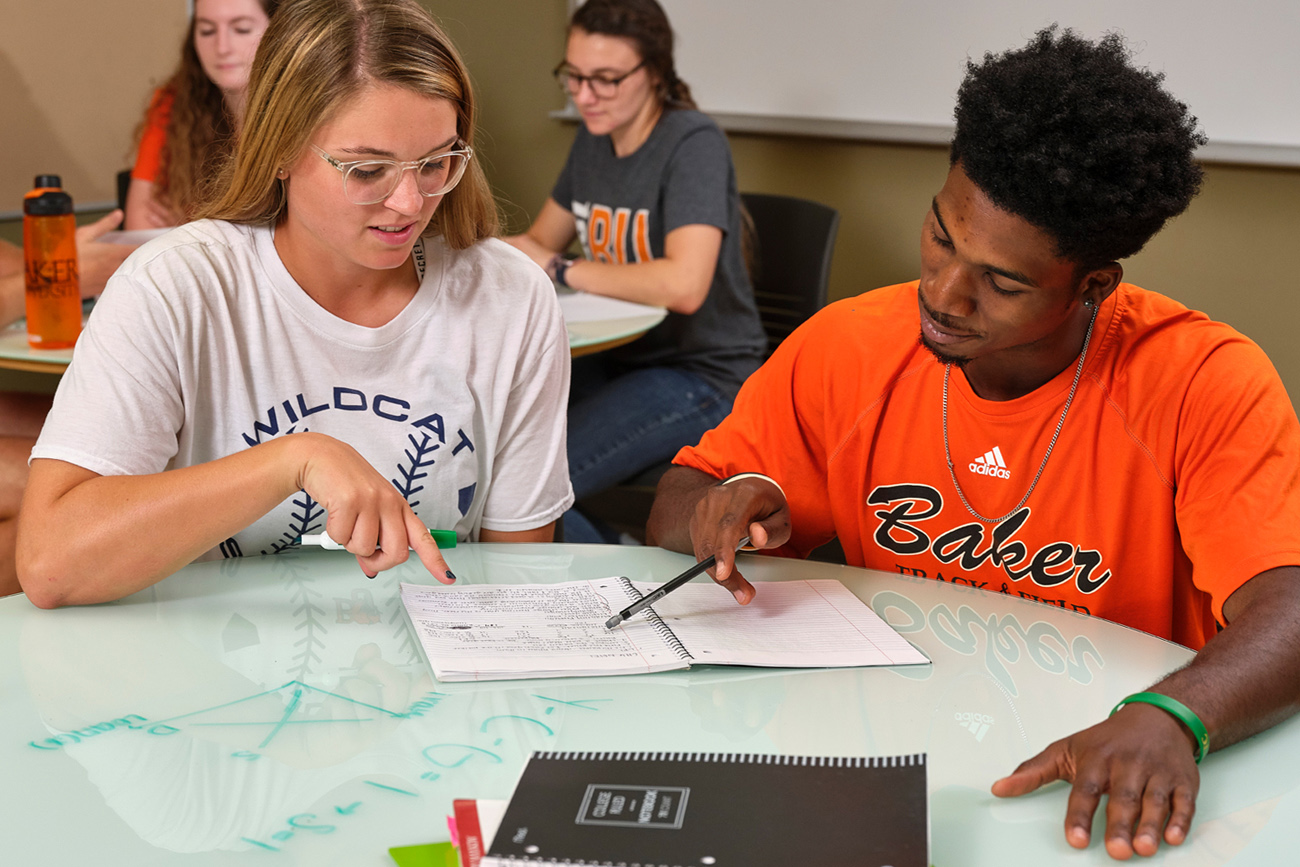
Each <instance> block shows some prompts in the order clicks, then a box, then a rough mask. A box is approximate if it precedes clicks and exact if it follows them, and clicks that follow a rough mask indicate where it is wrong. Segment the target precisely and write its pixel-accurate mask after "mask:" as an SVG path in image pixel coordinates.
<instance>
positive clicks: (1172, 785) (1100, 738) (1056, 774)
mask: <svg viewBox="0 0 1300 867" xmlns="http://www.w3.org/2000/svg"><path fill="white" fill-rule="evenodd" d="M1223 612H1224V618H1225V619H1226V620H1227V621H1228V626H1227V627H1226V628H1224V630H1223V631H1222V632H1220V633H1219V634H1218V635H1217V636H1215V637H1214V638H1213V639H1211V640H1210V641H1209V642H1208V643H1207V644H1206V645H1205V647H1204V649H1202V650H1201V652H1200V653H1198V654H1197V655H1196V658H1195V659H1194V660H1193V661H1192V662H1191V663H1190V664H1189V665H1187V667H1185V668H1183V669H1181V670H1179V671H1177V672H1175V673H1173V674H1171V675H1170V676H1169V677H1167V678H1165V679H1164V680H1161V681H1160V682H1159V683H1157V684H1155V685H1154V686H1152V687H1151V688H1150V691H1151V692H1158V693H1161V694H1163V695H1167V696H1169V697H1171V698H1175V699H1177V700H1178V701H1180V702H1182V703H1183V704H1185V705H1186V706H1187V707H1189V708H1190V709H1191V710H1192V711H1193V712H1194V713H1195V714H1196V715H1197V716H1198V717H1200V719H1201V721H1202V722H1203V723H1204V724H1205V727H1206V729H1207V730H1208V731H1209V733H1210V749H1212V750H1218V749H1222V748H1223V747H1226V746H1229V745H1231V744H1234V743H1236V742H1238V741H1240V740H1243V739H1245V738H1248V737H1250V736H1251V735H1253V734H1256V733H1258V732H1261V731H1263V730H1265V729H1267V728H1269V727H1271V726H1273V725H1276V724H1277V723H1279V722H1281V721H1282V720H1284V719H1286V718H1287V717H1290V716H1291V715H1293V714H1294V713H1296V711H1297V710H1300V567H1296V566H1287V567H1283V568H1279V569H1271V570H1269V571H1267V572H1262V573H1260V574H1259V575H1256V576H1255V577H1254V578H1252V579H1250V580H1249V581H1247V582H1246V583H1245V584H1244V585H1242V586H1241V587H1240V588H1238V589H1237V591H1236V592H1235V593H1233V594H1232V595H1231V596H1230V597H1228V600H1227V602H1226V603H1224V606H1223ZM1193 743H1194V742H1193V740H1192V737H1191V734H1190V733H1189V732H1188V730H1187V729H1186V728H1185V727H1184V726H1183V725H1182V723H1180V722H1178V721H1177V720H1176V719H1175V718H1174V717H1173V716H1171V715H1170V714H1168V713H1166V712H1165V711H1163V710H1160V709H1159V708H1156V707H1152V706H1150V705H1143V704H1131V705H1125V706H1124V708H1123V709H1121V710H1120V711H1119V712H1118V713H1116V714H1115V715H1114V716H1112V717H1110V718H1109V719H1107V720H1106V721H1104V722H1101V723H1098V724H1097V725H1094V726H1092V727H1091V728H1089V729H1085V730H1084V731H1082V732H1079V733H1078V734H1074V735H1071V736H1070V737H1067V738H1064V739H1063V740H1059V741H1057V742H1056V743H1054V744H1051V745H1050V746H1048V747H1047V749H1045V750H1043V752H1041V753H1039V754H1038V755H1037V756H1034V757H1033V758H1032V759H1030V760H1028V761H1027V762H1024V763H1023V764H1021V765H1020V767H1018V768H1016V770H1015V772H1014V773H1012V774H1011V775H1010V776H1008V777H1004V778H1003V779H1001V780H998V781H997V782H996V783H994V784H993V794H995V795H997V796H999V797H1013V796H1016V795H1022V794H1025V793H1026V792H1031V791H1033V790H1034V789H1037V788H1038V787H1040V786H1042V785H1045V784H1046V783H1050V782H1052V781H1053V780H1068V781H1070V783H1071V784H1072V788H1071V791H1070V798H1069V803H1068V806H1067V808H1066V817H1065V837H1066V840H1067V841H1068V842H1069V843H1070V845H1071V846H1074V847H1075V848H1083V847H1084V846H1087V845H1088V839H1089V829H1090V828H1091V827H1092V817H1093V814H1094V813H1095V812H1096V810H1097V807H1098V805H1099V802H1100V800H1101V796H1102V795H1103V794H1106V795H1108V796H1109V798H1108V802H1107V805H1106V851H1107V852H1108V853H1109V854H1110V855H1111V857H1113V858H1119V859H1126V858H1128V857H1130V856H1131V855H1132V854H1133V853H1134V852H1137V853H1138V854H1139V855H1148V856H1149V855H1154V854H1155V852H1156V850H1157V849H1158V848H1159V846H1160V840H1161V838H1162V837H1163V839H1164V841H1165V842H1166V843H1170V844H1173V845H1177V844H1179V843H1182V842H1183V840H1185V839H1186V838H1187V834H1188V830H1189V828H1190V826H1191V821H1192V814H1193V812H1194V810H1195V804H1196V794H1197V790H1198V787H1199V785H1200V775H1199V773H1198V771H1197V767H1196V764H1195V762H1194V759H1193Z"/></svg>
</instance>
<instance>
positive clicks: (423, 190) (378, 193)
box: [311, 144, 474, 205]
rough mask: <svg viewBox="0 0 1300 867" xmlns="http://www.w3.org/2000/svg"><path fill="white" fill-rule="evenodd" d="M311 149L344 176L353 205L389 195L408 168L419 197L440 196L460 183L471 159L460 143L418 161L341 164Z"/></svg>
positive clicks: (467, 150)
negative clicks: (412, 174) (453, 147)
mask: <svg viewBox="0 0 1300 867" xmlns="http://www.w3.org/2000/svg"><path fill="white" fill-rule="evenodd" d="M311 148H312V150H314V151H316V153H318V154H320V156H321V159H323V160H325V162H327V163H329V164H330V165H332V166H333V167H334V168H336V169H338V170H339V171H340V172H342V173H343V195H345V196H347V198H348V201H349V202H351V203H352V204H354V205H373V204H375V203H376V202H382V201H383V200H384V199H386V198H388V197H389V196H391V195H392V194H393V191H394V190H396V189H397V185H398V183H399V182H400V181H401V179H402V175H403V174H405V173H406V171H407V169H411V170H413V171H414V172H415V185H416V187H417V188H418V189H419V190H420V195H422V196H424V197H425V198H432V197H433V196H441V195H442V194H443V193H446V192H448V191H450V190H451V189H452V188H453V187H455V186H456V184H458V183H460V179H461V178H462V177H463V176H464V174H465V167H466V166H468V165H469V161H470V158H471V157H473V156H474V149H473V148H471V147H469V146H468V145H463V144H462V145H460V146H459V147H457V149H456V150H451V151H447V152H446V153H441V154H434V155H433V156H428V157H424V158H423V159H419V160H408V161H405V162H403V161H400V160H353V161H352V162H347V163H344V162H340V161H338V160H336V159H335V158H334V157H332V156H330V155H329V154H327V153H326V152H325V151H323V150H321V149H320V148H318V147H316V145H312V146H311Z"/></svg>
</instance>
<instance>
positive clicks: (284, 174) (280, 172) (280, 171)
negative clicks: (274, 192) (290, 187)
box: [275, 169, 289, 180]
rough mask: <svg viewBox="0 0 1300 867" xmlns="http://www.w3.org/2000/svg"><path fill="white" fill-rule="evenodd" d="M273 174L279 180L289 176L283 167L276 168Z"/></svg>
mask: <svg viewBox="0 0 1300 867" xmlns="http://www.w3.org/2000/svg"><path fill="white" fill-rule="evenodd" d="M275 176H276V177H277V178H279V179H280V180H284V179H285V178H287V177H289V173H288V172H286V171H285V170H284V169H278V170H277V171H276V173H275Z"/></svg>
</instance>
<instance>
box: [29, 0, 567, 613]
mask: <svg viewBox="0 0 1300 867" xmlns="http://www.w3.org/2000/svg"><path fill="white" fill-rule="evenodd" d="M474 113H475V107H474V98H473V94H472V93H471V90H470V84H469V79H468V76H467V74H466V71H465V68H464V66H463V65H462V63H461V61H460V59H459V57H458V55H457V54H456V52H455V49H454V48H453V47H452V46H451V44H450V43H449V42H448V40H447V37H446V36H445V35H444V34H443V32H442V31H441V30H440V29H439V28H438V27H437V25H435V24H434V22H433V21H432V19H431V18H430V16H429V14H428V13H427V12H426V11H425V10H423V9H422V8H421V7H420V6H419V5H418V4H417V3H416V2H414V0H286V2H283V3H282V4H281V6H280V8H279V10H278V12H277V14H276V16H275V18H274V19H273V20H272V22H271V25H270V27H269V29H268V30H267V33H266V35H265V37H264V38H263V41H262V44H261V46H260V48H259V50H258V54H257V59H256V61H255V62H254V67H253V73H252V80H251V83H250V86H249V96H248V112H247V114H246V121H245V125H244V127H243V129H242V131H241V135H240V140H239V142H238V146H237V149H236V154H235V157H234V160H233V162H232V163H231V165H230V166H229V168H228V171H227V173H226V176H225V177H224V178H223V181H222V183H221V184H220V185H219V190H220V193H219V195H218V197H217V198H216V199H215V200H214V201H212V202H210V203H208V204H206V205H205V206H203V207H202V208H201V209H200V213H199V215H198V216H199V217H200V219H199V220H198V221H196V222H194V223H191V224H188V225H186V226H183V227H181V228H180V229H178V230H176V231H173V232H171V233H170V234H168V235H167V236H165V237H164V238H160V239H158V240H156V241H153V242H151V243H149V244H147V245H145V246H144V247H142V248H141V249H140V250H139V251H137V253H136V254H135V255H133V256H132V258H131V259H129V260H128V261H127V262H126V263H125V265H124V266H123V267H122V269H121V270H120V271H119V272H118V274H117V275H116V276H115V277H114V278H113V280H112V281H111V282H110V283H109V288H108V290H107V292H106V293H105V295H104V298H103V300H102V301H101V303H100V305H99V306H98V307H97V308H96V310H95V315H94V317H92V319H91V322H90V325H89V328H88V329H87V331H86V332H85V333H84V334H83V336H82V339H81V342H80V343H78V346H77V356H76V359H75V360H74V361H73V363H72V365H71V366H70V368H69V371H68V373H67V374H66V375H65V377H64V378H63V381H62V383H61V384H60V388H59V392H58V395H57V396H56V398H55V404H54V409H53V410H52V412H51V414H50V417H49V421H48V423H47V424H46V427H45V430H44V431H43V433H42V435H41V438H40V440H39V441H38V442H37V444H36V447H35V449H34V450H33V461H32V469H31V477H30V481H29V486H28V493H27V498H26V502H25V503H24V510H23V512H22V514H21V516H20V530H19V543H18V545H19V554H18V559H19V567H18V568H19V577H20V580H21V581H22V583H23V588H24V589H25V590H26V592H27V594H28V596H29V597H30V598H31V599H32V601H33V602H34V603H35V604H37V605H39V606H41V607H53V606H58V605H68V604H80V603H89V602H100V601H104V600H109V599H115V598H118V597H121V596H124V595H126V594H128V593H131V592H133V591H136V590H139V589H141V588H144V587H147V586H150V585H152V584H154V583H156V582H157V581H159V580H161V579H162V578H163V577H165V576H166V575H168V574H170V573H171V572H172V571H174V570H175V569H177V568H178V567H180V566H182V565H184V564H185V563H188V562H190V561H192V560H195V559H216V558H221V557H234V556H241V555H255V554H275V553H278V552H280V551H283V550H286V549H289V548H293V547H295V546H296V545H297V544H298V539H299V537H301V536H303V535H306V534H315V533H322V532H323V533H328V535H329V536H330V537H331V538H333V539H334V540H335V541H337V542H339V543H341V544H343V545H344V546H345V547H346V548H347V550H348V551H350V552H352V553H353V554H355V555H356V556H357V560H358V563H359V564H360V567H361V570H362V571H363V572H364V573H365V574H366V575H368V576H371V577H373V576H374V575H375V574H376V573H377V572H379V571H381V570H383V569H387V568H389V567H391V566H394V565H397V564H398V563H401V562H403V561H405V560H406V559H407V556H408V548H409V549H411V550H413V552H414V554H415V555H416V556H417V557H419V559H420V560H421V561H422V563H423V564H424V566H425V567H426V568H427V569H428V571H429V572H430V573H432V574H433V575H434V577H436V578H437V579H439V580H440V581H443V582H445V583H450V582H451V581H453V580H454V576H453V575H452V573H451V572H450V571H449V570H448V569H447V565H446V563H445V562H444V561H443V559H442V557H441V556H440V554H439V553H438V549H437V546H436V545H435V544H434V542H433V540H432V539H431V538H430V536H429V534H428V533H427V532H426V528H427V527H432V528H440V529H448V530H455V532H456V534H457V536H458V537H459V538H460V539H462V540H478V541H547V540H550V539H551V537H552V530H553V526H554V522H555V520H556V519H557V518H558V517H559V516H560V515H561V514H562V513H563V512H564V510H565V509H566V508H568V506H569V505H570V504H571V502H572V499H573V498H572V492H571V489H570V486H569V481H568V470H567V466H566V463H565V458H564V430H565V420H564V405H565V400H566V397H567V393H568V375H569V367H568V365H569V351H568V341H567V338H566V335H565V331H564V325H563V322H562V319H561V317H560V313H559V308H558V305H557V303H556V301H555V296H554V292H553V291H552V290H551V286H550V284H549V283H548V282H547V280H546V279H545V277H544V275H542V273H541V272H540V271H538V270H537V269H536V268H535V267H534V266H533V265H532V264H531V263H530V262H529V261H528V259H527V257H525V256H524V255H522V254H520V253H519V252H518V251H516V250H513V249H511V248H510V247H508V246H507V245H505V244H504V243H502V242H501V241H499V240H496V239H494V238H493V237H492V236H493V234H494V233H495V230H496V210H495V206H494V203H493V201H492V198H491V195H490V193H489V190H488V187H487V184H486V182H485V180H484V177H483V174H482V172H481V170H480V169H479V167H478V164H477V163H476V161H475V160H474V151H473V139H474V119H475V114H474ZM290 434H292V436H290Z"/></svg>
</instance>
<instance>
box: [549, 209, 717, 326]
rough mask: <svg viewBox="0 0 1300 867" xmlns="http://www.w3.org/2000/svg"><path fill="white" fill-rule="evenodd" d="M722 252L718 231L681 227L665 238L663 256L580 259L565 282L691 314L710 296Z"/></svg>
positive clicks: (700, 226) (568, 272) (570, 268)
mask: <svg viewBox="0 0 1300 867" xmlns="http://www.w3.org/2000/svg"><path fill="white" fill-rule="evenodd" d="M721 249H722V230H721V229H719V228H718V227H716V226H706V225H703V224H694V225H689V226H681V227H679V228H676V229H673V230H672V231H671V232H669V233H668V234H667V235H665V236H664V255H663V258H660V259H652V260H651V261H649V262H634V263H629V264H626V265H617V264H613V263H608V262H592V261H589V260H586V259H583V260H581V261H578V262H575V263H573V264H572V265H570V266H569V270H568V271H567V272H566V273H565V277H564V281H565V282H566V283H568V284H569V285H570V286H572V287H573V288H574V289H577V290H579V291H581V292H590V293H591V294H593V295H608V296H609V297H611V298H621V299H622V300H624V301H635V302H636V303H638V304H649V305H651V306H654V307H667V308H668V309H669V310H671V311H672V312H674V313H685V314H691V313H694V312H695V311H696V310H699V309H700V307H701V306H702V305H703V304H704V300H705V299H706V298H708V296H709V288H710V287H711V286H712V285H713V273H714V271H716V270H717V267H718V253H719V251H720V250H721Z"/></svg>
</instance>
